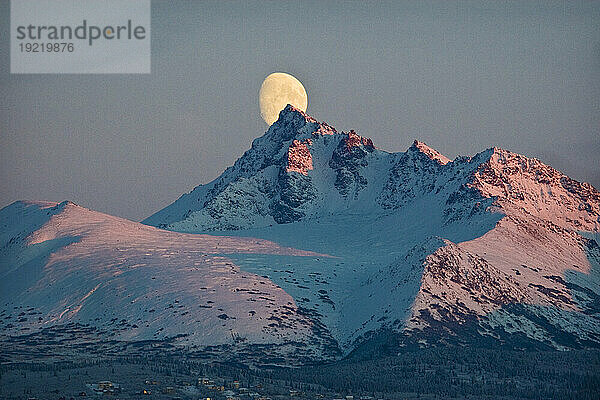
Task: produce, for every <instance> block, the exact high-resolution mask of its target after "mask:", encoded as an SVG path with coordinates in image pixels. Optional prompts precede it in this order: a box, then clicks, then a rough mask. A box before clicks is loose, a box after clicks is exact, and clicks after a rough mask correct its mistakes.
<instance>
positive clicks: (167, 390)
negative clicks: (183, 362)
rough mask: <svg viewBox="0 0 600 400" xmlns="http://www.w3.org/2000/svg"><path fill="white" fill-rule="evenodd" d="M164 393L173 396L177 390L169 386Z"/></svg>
mask: <svg viewBox="0 0 600 400" xmlns="http://www.w3.org/2000/svg"><path fill="white" fill-rule="evenodd" d="M162 392H163V394H173V393H175V388H174V387H173V386H167V387H166V388H164V389H163V391H162Z"/></svg>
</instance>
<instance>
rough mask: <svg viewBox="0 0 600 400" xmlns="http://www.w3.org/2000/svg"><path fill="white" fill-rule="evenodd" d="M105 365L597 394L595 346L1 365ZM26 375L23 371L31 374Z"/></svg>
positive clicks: (361, 384)
mask: <svg viewBox="0 0 600 400" xmlns="http://www.w3.org/2000/svg"><path fill="white" fill-rule="evenodd" d="M98 364H102V365H104V366H110V368H111V369H112V372H113V373H114V372H115V371H117V373H118V371H119V369H120V368H131V367H132V366H133V367H134V369H135V370H136V371H137V372H138V373H139V374H147V375H148V376H154V375H159V376H176V375H177V376H188V377H193V378H197V377H198V376H207V377H211V378H222V379H225V380H239V381H240V383H241V384H242V385H243V386H247V387H251V386H253V385H256V384H258V383H263V384H269V385H270V386H271V387H274V388H277V390H276V391H277V392H280V393H281V394H284V393H286V391H287V390H288V389H295V390H299V391H302V392H306V398H314V397H313V394H316V393H324V394H329V395H332V394H334V393H335V394H340V395H344V394H353V395H355V396H360V395H370V396H373V397H374V398H375V399H378V398H388V399H389V398H402V397H403V396H404V395H405V394H406V395H410V396H414V397H418V396H421V395H423V396H430V397H431V396H432V395H433V396H436V397H438V398H464V397H469V396H474V397H477V398H482V397H484V398H489V399H494V398H496V399H509V398H510V399H578V400H587V399H589V400H597V399H599V398H600V351H599V350H578V351H565V352H558V351H551V352H535V351H523V352H519V351H506V350H489V349H470V348H456V347H445V348H431V349H423V350H416V351H407V352H404V353H400V354H398V355H396V356H393V357H385V358H377V359H370V360H357V359H354V360H342V361H339V362H336V363H333V364H328V365H311V366H305V367H300V368H283V367H269V368H266V367H262V368H256V367H253V368H249V367H248V366H245V365H243V364H239V363H217V362H212V363H207V362H205V361H199V360H194V359H190V358H182V357H181V356H180V355H173V356H160V357H157V356H149V357H140V356H123V357H118V358H112V359H95V360H85V361H78V362H61V363H39V362H36V363H19V364H11V365H3V366H2V367H1V368H0V376H1V374H2V372H3V370H4V371H6V370H7V369H18V370H20V371H22V374H23V377H24V378H26V375H27V373H28V372H27V371H31V372H33V371H52V370H55V371H56V370H63V371H64V370H73V372H75V371H76V370H77V369H78V368H80V367H81V366H82V365H87V366H91V365H98ZM31 372H30V373H31Z"/></svg>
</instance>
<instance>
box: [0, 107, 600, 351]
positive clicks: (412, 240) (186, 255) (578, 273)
mask: <svg viewBox="0 0 600 400" xmlns="http://www.w3.org/2000/svg"><path fill="white" fill-rule="evenodd" d="M143 222H144V224H146V225H142V224H138V223H134V222H131V221H126V220H123V219H119V218H115V217H111V216H108V215H105V214H101V213H97V212H93V211H90V210H87V209H85V208H82V207H79V206H76V205H74V204H72V203H68V202H64V203H60V204H51V203H31V202H18V203H15V204H12V205H11V206H8V207H6V208H4V209H2V210H1V211H0V226H1V229H2V232H1V234H0V278H1V279H0V300H1V304H2V309H1V311H0V334H1V335H4V337H9V338H14V337H20V336H23V335H31V334H34V333H35V332H40V331H43V330H44V329H49V328H52V327H57V326H65V325H66V324H77V326H78V327H81V326H83V327H88V328H93V329H97V330H98V332H100V333H101V335H103V337H105V338H111V339H112V340H115V341H118V342H119V343H132V342H140V341H148V340H156V341H169V340H174V339H173V338H175V339H176V340H175V341H176V343H177V344H178V345H181V346H185V347H186V348H187V349H188V351H195V352H201V351H208V350H207V349H209V350H210V349H212V351H213V352H214V351H215V350H214V349H216V348H218V349H220V350H219V352H218V355H219V356H222V355H223V354H224V353H227V354H228V355H229V356H237V357H238V358H244V357H250V354H253V357H255V359H260V360H261V362H276V361H274V360H273V358H272V357H282V358H281V359H280V361H279V362H290V360H294V361H295V362H303V361H305V360H309V359H319V358H325V359H332V358H337V357H340V356H343V355H346V354H349V353H352V352H353V351H354V352H355V353H358V354H360V353H361V352H374V351H392V352H393V351H398V350H399V349H401V348H402V347H405V346H425V345H435V344H437V343H455V344H464V343H469V344H477V345H494V346H496V345H505V346H510V347H516V348H523V347H539V348H557V349H562V348H579V347H588V346H592V347H600V274H599V270H600V248H599V246H598V240H599V237H600V233H599V232H600V193H599V192H598V191H597V190H596V189H594V188H593V187H592V186H590V185H589V184H586V183H579V182H576V181H574V180H572V179H570V178H569V177H567V176H565V175H564V174H562V173H560V172H559V171H556V170H555V169H553V168H551V167H549V166H547V165H545V164H543V163H542V162H540V161H539V160H536V159H531V158H527V157H524V156H521V155H518V154H515V153H511V152H509V151H506V150H502V149H498V148H492V149H488V150H485V151H483V152H481V153H479V154H477V155H475V156H473V157H458V158H456V159H455V160H450V159H448V158H446V157H445V156H443V155H442V154H440V153H439V152H437V151H436V150H434V149H432V148H430V147H428V146H427V145H425V144H424V143H421V142H418V141H415V142H414V144H413V145H412V146H411V147H410V148H409V149H408V150H407V151H406V152H402V153H389V152H385V151H383V150H380V149H378V148H376V147H375V146H374V144H373V142H372V141H371V140H370V139H368V138H365V137H361V136H359V135H358V134H356V133H355V132H353V131H350V132H348V133H344V132H338V131H336V130H335V129H334V128H332V127H330V126H329V125H327V124H325V123H321V122H318V121H316V120H315V119H314V118H312V117H310V116H308V115H306V114H305V113H303V112H301V111H299V110H297V109H295V108H293V107H291V106H288V107H286V108H285V109H284V110H283V111H282V112H281V114H280V117H279V120H278V121H277V122H275V123H274V124H273V125H272V126H271V127H270V128H269V130H268V131H267V132H266V133H265V134H264V135H263V136H262V137H259V138H257V139H256V140H255V141H254V142H253V144H252V147H251V149H249V150H248V151H247V152H246V153H245V154H244V155H243V156H242V157H240V158H239V159H238V160H237V161H236V162H235V164H234V165H233V166H232V167H230V168H228V169H227V170H226V171H225V172H224V173H223V174H222V175H221V176H220V177H219V178H217V179H215V180H214V181H213V182H210V183H208V184H206V185H201V186H198V187H196V188H195V189H194V190H192V191H191V192H190V193H188V194H185V195H183V196H181V197H180V198H179V199H178V200H177V201H175V202H174V203H173V204H171V205H170V206H168V207H166V208H165V209H163V210H161V211H159V212H158V213H156V214H154V215H152V216H151V217H149V218H148V219H146V220H145V221H143ZM148 225H154V226H155V227H153V226H148ZM216 235H218V236H216ZM11 340H13V339H11ZM0 342H2V340H0ZM257 349H262V350H261V351H263V353H261V351H258V350H257ZM257 351H258V353H257ZM267 353H268V354H269V355H270V357H271V358H267V357H265V354H267ZM257 354H258V355H257ZM267 360H268V361H267Z"/></svg>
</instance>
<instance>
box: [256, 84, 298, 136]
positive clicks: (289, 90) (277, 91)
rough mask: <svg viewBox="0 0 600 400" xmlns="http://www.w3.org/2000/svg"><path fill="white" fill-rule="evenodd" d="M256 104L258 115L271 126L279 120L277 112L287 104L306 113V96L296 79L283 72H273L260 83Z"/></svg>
mask: <svg viewBox="0 0 600 400" xmlns="http://www.w3.org/2000/svg"><path fill="white" fill-rule="evenodd" d="M258 104H259V106H260V115H261V116H262V118H263V119H264V120H265V122H266V123H267V125H269V126H271V125H272V124H273V122H275V121H277V118H279V112H280V111H281V110H283V109H284V108H285V106H287V105H288V104H291V105H293V106H294V107H296V108H298V109H300V110H302V111H306V107H307V106H308V96H307V95H306V90H305V89H304V86H302V84H301V83H300V81H299V80H298V79H296V78H294V77H293V76H292V75H289V74H286V73H283V72H274V73H272V74H271V75H269V76H267V77H266V78H265V80H264V82H263V83H262V86H261V87H260V92H259V94H258Z"/></svg>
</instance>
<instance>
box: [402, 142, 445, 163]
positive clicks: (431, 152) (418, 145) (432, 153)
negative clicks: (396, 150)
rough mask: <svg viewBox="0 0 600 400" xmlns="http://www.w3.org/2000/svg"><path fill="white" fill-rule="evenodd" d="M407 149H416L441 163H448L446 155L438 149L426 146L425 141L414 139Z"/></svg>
mask: <svg viewBox="0 0 600 400" xmlns="http://www.w3.org/2000/svg"><path fill="white" fill-rule="evenodd" d="M408 150H409V151H416V152H419V153H423V154H425V155H426V156H427V157H429V158H431V159H432V160H435V161H437V162H439V163H440V164H442V165H446V164H448V163H449V162H450V161H452V160H450V159H449V158H448V157H446V156H445V155H443V154H442V153H440V152H439V151H437V150H435V149H433V148H431V147H429V146H427V145H426V144H425V143H423V142H421V141H418V140H415V141H414V142H413V144H412V145H411V146H410V147H409V148H408Z"/></svg>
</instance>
